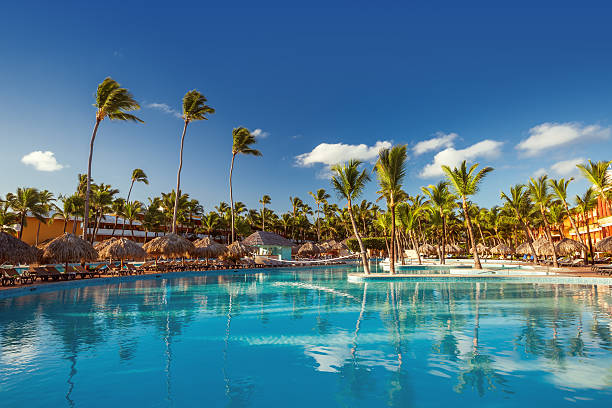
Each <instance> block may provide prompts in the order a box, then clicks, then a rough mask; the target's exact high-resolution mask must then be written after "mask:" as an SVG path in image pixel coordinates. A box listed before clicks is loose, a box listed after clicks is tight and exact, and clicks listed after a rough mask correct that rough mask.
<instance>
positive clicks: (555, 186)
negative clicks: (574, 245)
mask: <svg viewBox="0 0 612 408" xmlns="http://www.w3.org/2000/svg"><path fill="white" fill-rule="evenodd" d="M573 180H574V178H573V177H570V178H569V179H567V180H565V179H559V180H555V179H550V180H549V182H550V187H551V188H552V191H553V194H554V195H555V196H557V199H558V200H559V202H560V203H561V204H563V208H565V212H566V213H567V216H568V218H569V220H570V222H571V223H572V228H573V229H574V231H576V234H577V235H578V240H579V241H582V235H580V231H579V230H578V227H577V226H576V220H574V217H573V216H572V213H571V211H570V209H569V205H568V204H567V186H568V185H569V183H570V182H572V181H573ZM585 244H586V242H585Z"/></svg>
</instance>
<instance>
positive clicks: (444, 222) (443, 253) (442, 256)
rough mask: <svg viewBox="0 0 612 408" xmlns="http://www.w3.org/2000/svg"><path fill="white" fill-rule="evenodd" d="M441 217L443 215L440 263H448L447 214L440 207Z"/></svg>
mask: <svg viewBox="0 0 612 408" xmlns="http://www.w3.org/2000/svg"><path fill="white" fill-rule="evenodd" d="M440 217H442V251H440V252H441V254H440V265H446V215H444V211H442V208H440Z"/></svg>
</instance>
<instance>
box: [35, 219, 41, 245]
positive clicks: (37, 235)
mask: <svg viewBox="0 0 612 408" xmlns="http://www.w3.org/2000/svg"><path fill="white" fill-rule="evenodd" d="M40 224H41V222H40V220H38V228H36V244H34V246H38V237H39V236H40Z"/></svg>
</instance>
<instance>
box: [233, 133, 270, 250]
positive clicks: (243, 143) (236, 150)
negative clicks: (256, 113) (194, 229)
mask: <svg viewBox="0 0 612 408" xmlns="http://www.w3.org/2000/svg"><path fill="white" fill-rule="evenodd" d="M232 139H233V143H232V164H231V165H230V174H229V188H230V205H231V210H232V226H231V228H232V243H233V242H234V238H235V229H234V223H235V219H234V215H235V214H234V212H235V211H234V191H233V189H232V175H233V173H234V161H235V160H236V156H238V155H239V154H245V155H250V156H261V155H262V154H261V152H260V151H259V150H257V149H253V148H252V147H251V146H252V145H254V144H255V143H257V140H256V139H255V136H253V134H251V132H249V130H248V129H247V128H243V127H239V128H235V129H234V130H232Z"/></svg>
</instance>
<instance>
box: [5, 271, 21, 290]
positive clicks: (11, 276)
mask: <svg viewBox="0 0 612 408" xmlns="http://www.w3.org/2000/svg"><path fill="white" fill-rule="evenodd" d="M15 274H16V275H15ZM17 280H19V281H21V277H20V276H19V272H17V271H16V270H15V269H12V268H11V269H5V268H0V281H1V283H2V286H9V285H10V286H13V285H14V284H15V282H16V281H17Z"/></svg>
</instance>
